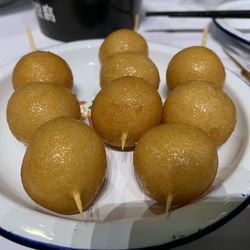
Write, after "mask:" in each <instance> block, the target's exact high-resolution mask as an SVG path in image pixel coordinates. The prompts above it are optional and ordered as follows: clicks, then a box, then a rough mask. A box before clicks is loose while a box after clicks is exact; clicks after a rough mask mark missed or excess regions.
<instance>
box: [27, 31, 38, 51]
mask: <svg viewBox="0 0 250 250" xmlns="http://www.w3.org/2000/svg"><path fill="white" fill-rule="evenodd" d="M26 33H27V36H28V40H29V45H30V48H31V51H32V52H34V51H36V50H37V49H36V45H35V42H34V39H33V35H32V31H31V29H30V27H27V28H26Z"/></svg>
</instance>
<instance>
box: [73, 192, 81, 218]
mask: <svg viewBox="0 0 250 250" xmlns="http://www.w3.org/2000/svg"><path fill="white" fill-rule="evenodd" d="M73 198H74V201H75V203H76V206H77V209H78V210H79V212H80V214H81V215H82V213H83V209H82V201H81V196H80V193H79V192H78V191H76V192H74V193H73Z"/></svg>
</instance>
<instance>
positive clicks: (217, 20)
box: [213, 0, 250, 45]
mask: <svg viewBox="0 0 250 250" xmlns="http://www.w3.org/2000/svg"><path fill="white" fill-rule="evenodd" d="M239 2H242V3H249V1H247V0H240V1H236V2H228V3H227V2H225V3H224V4H222V5H220V6H219V7H218V8H217V9H220V8H222V9H223V8H224V7H227V6H234V5H235V3H239ZM221 20H222V21H223V18H213V22H214V23H215V25H216V27H218V28H219V29H221V30H222V31H224V32H225V33H227V34H228V35H229V36H232V37H233V38H235V39H236V40H238V41H240V42H242V43H244V44H246V45H250V38H244V36H243V37H242V36H239V35H237V34H235V32H234V29H233V30H232V31H230V30H228V29H226V28H225V27H224V26H223V25H221V24H220V22H221ZM236 31H237V30H236Z"/></svg>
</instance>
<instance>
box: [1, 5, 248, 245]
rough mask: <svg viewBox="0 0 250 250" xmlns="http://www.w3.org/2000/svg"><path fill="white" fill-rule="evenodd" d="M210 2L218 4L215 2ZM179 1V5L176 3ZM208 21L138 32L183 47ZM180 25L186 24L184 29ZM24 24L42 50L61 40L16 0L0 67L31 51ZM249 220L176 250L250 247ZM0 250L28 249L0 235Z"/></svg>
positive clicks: (7, 12) (215, 45)
mask: <svg viewBox="0 0 250 250" xmlns="http://www.w3.org/2000/svg"><path fill="white" fill-rule="evenodd" d="M163 2H164V1H160V0H156V1H146V4H147V5H146V7H147V8H149V9H152V8H154V6H155V5H157V6H158V7H160V6H161V4H162V3H163ZM166 2H170V1H165V3H166ZM172 2H174V3H169V5H168V9H178V8H179V9H180V8H182V9H185V8H189V9H192V8H193V9H200V8H202V7H204V6H202V5H199V6H198V5H197V2H198V1H192V0H176V1H172ZM207 2H210V1H207ZM211 2H216V3H218V1H211ZM178 3H179V4H180V5H178ZM153 4H154V5H153ZM180 6H181V7H180ZM208 7H210V8H213V7H214V5H211V4H210V6H208ZM209 21H210V20H209V19H202V20H201V19H188V20H186V21H184V22H183V20H181V22H180V20H177V19H171V20H166V19H164V20H163V19H158V20H157V19H154V20H153V19H151V20H150V21H149V20H142V22H141V25H140V27H139V32H140V33H142V34H143V36H144V37H145V38H146V39H147V41H151V42H160V43H166V44H169V45H173V46H176V47H180V48H184V47H187V46H191V45H194V44H200V42H201V37H202V32H201V30H202V29H203V28H204V27H205V26H206V24H208V23H209ZM166 22H167V23H166ZM165 24H166V25H165ZM183 24H184V25H185V26H186V27H184V28H183ZM164 25H165V26H164ZM181 25H182V26H181ZM27 26H29V27H30V28H31V29H32V32H33V36H34V40H35V43H36V46H37V48H38V49H45V48H48V47H51V46H56V45H58V44H61V43H62V42H60V41H56V40H53V39H49V38H47V37H46V36H44V35H43V34H42V33H41V31H40V29H39V27H38V23H37V20H36V18H35V15H34V11H33V9H32V6H31V3H30V1H28V0H20V1H16V3H14V4H11V5H9V6H6V7H4V8H3V7H2V8H0V66H1V65H3V64H5V63H7V62H9V61H12V60H13V59H15V58H17V57H20V56H22V55H23V54H26V53H28V52H29V51H30V47H29V43H28V40H27V36H26V33H25V28H26V27H27ZM160 26H161V27H160ZM162 26H163V27H162ZM188 27H192V29H195V30H193V31H188V30H187V28H188ZM156 28H159V29H167V31H159V32H145V30H150V29H156ZM176 29H184V30H182V31H181V32H176ZM211 32H212V34H213V36H212V35H209V36H208V41H207V46H208V47H210V48H212V49H213V50H214V51H216V53H217V54H218V55H219V56H220V57H221V59H222V60H223V63H224V65H225V66H226V67H227V68H229V69H231V70H232V71H234V72H235V73H237V74H240V69H239V68H238V67H237V66H236V65H235V64H234V63H233V62H231V60H230V59H229V58H228V57H227V56H226V55H225V54H224V52H223V50H222V48H221V45H220V44H219V41H220V34H219V33H218V32H217V31H216V29H215V27H213V26H212V27H211ZM249 221H250V207H249V208H247V209H245V210H244V211H243V212H242V213H241V214H239V215H238V216H237V217H235V218H234V219H233V220H231V221H230V222H228V223H227V224H225V225H224V226H223V227H221V228H219V229H217V230H216V231H214V232H212V233H210V234H209V235H206V236H204V237H203V238H201V239H199V240H196V241H193V242H191V243H188V244H186V245H183V246H180V247H178V248H176V249H179V250H191V249H192V250H196V249H197V250H198V249H203V250H208V249H209V250H210V249H215V250H217V249H227V250H235V249H239V250H249V249H250V226H249ZM0 249H3V250H27V249H30V248H28V247H24V246H22V245H19V244H16V243H14V242H12V241H9V240H8V239H6V238H4V237H2V236H0Z"/></svg>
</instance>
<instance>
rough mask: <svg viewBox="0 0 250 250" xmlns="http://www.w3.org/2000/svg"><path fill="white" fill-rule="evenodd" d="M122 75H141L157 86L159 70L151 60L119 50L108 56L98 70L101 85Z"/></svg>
mask: <svg viewBox="0 0 250 250" xmlns="http://www.w3.org/2000/svg"><path fill="white" fill-rule="evenodd" d="M123 76H136V77H141V78H143V79H145V80H146V81H148V83H149V84H151V85H153V86H154V87H155V88H158V86H159V82H160V76H159V71H158V69H157V67H156V65H155V64H154V63H153V61H152V60H151V59H150V58H148V57H147V56H145V55H142V54H138V53H129V52H121V53H116V54H114V55H112V56H110V57H109V58H108V59H107V60H106V61H105V63H103V64H102V67H101V70H100V84H101V87H104V86H106V85H107V84H108V83H110V82H111V81H113V80H116V79H118V78H121V77H123Z"/></svg>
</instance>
